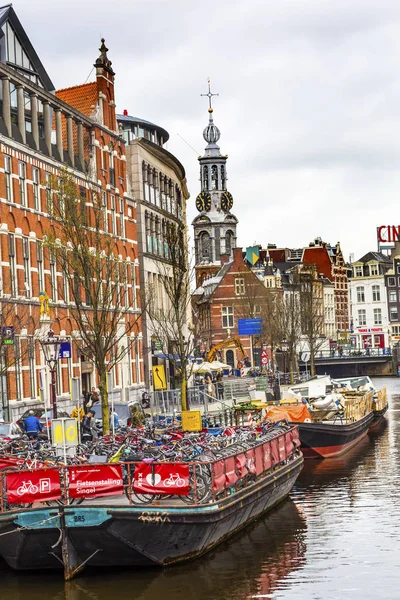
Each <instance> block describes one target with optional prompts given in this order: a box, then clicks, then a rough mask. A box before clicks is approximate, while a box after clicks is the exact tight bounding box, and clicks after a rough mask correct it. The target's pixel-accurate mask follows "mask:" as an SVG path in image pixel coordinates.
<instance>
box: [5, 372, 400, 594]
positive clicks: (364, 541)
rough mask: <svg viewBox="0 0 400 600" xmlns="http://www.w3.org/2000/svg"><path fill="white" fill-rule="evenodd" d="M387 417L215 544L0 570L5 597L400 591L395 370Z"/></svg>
mask: <svg viewBox="0 0 400 600" xmlns="http://www.w3.org/2000/svg"><path fill="white" fill-rule="evenodd" d="M374 382H375V383H376V385H377V386H378V387H382V386H383V385H386V386H387V388H388V392H389V402H390V410H389V412H388V413H387V426H384V427H383V428H382V430H381V431H380V432H378V433H376V434H375V435H374V436H373V437H368V438H366V439H365V440H364V441H363V442H361V443H360V444H359V445H358V446H357V447H356V448H354V449H353V450H351V451H350V452H349V453H348V454H347V455H345V456H344V457H343V458H338V459H329V460H325V461H322V460H321V461H319V460H318V461H317V460H316V461H307V462H306V464H305V468H304V470H303V472H302V474H301V475H300V478H299V480H298V481H297V483H296V486H295V488H294V489H293V490H292V494H291V498H290V499H289V500H287V501H286V502H285V503H284V504H283V505H281V506H280V507H279V508H277V509H276V510H274V511H273V512H272V513H270V514H269V515H268V516H266V517H264V518H263V519H261V520H259V521H258V522H256V523H254V524H253V525H252V526H250V527H248V528H247V529H246V530H245V531H244V532H242V533H240V534H238V535H237V536H236V537H234V538H232V540H231V541H229V542H227V543H225V544H224V545H222V546H220V547H219V548H218V549H216V550H215V551H213V552H212V553H210V554H208V555H206V556H205V557H204V558H202V559H199V560H197V561H195V562H193V563H190V564H186V565H182V566H178V567H174V568H170V569H165V570H158V569H150V570H137V571H130V572H129V571H126V570H114V571H110V570H108V571H105V570H102V569H98V570H92V571H90V573H89V572H88V573H86V574H85V575H84V576H81V577H79V578H78V579H76V580H75V581H72V582H69V583H64V582H63V581H62V579H61V573H59V574H56V575H54V574H53V573H43V572H42V573H33V574H25V573H19V574H16V573H13V572H11V571H9V570H6V569H2V570H1V571H0V598H1V599H3V598H4V599H7V600H8V599H9V600H110V599H113V598H118V599H123V600H249V599H253V598H270V599H273V600H278V599H279V600H289V599H290V600H292V599H293V600H350V599H351V600H358V599H360V600H361V599H362V600H369V599H371V600H372V599H373V600H386V599H390V600H397V599H399V598H400V462H399V456H398V454H399V445H400V379H395V378H391V379H376V380H374Z"/></svg>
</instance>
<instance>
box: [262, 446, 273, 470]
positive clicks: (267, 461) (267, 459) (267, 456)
mask: <svg viewBox="0 0 400 600" xmlns="http://www.w3.org/2000/svg"><path fill="white" fill-rule="evenodd" d="M262 449H263V453H264V469H265V470H267V469H270V468H271V467H272V456H271V442H265V444H263V445H262Z"/></svg>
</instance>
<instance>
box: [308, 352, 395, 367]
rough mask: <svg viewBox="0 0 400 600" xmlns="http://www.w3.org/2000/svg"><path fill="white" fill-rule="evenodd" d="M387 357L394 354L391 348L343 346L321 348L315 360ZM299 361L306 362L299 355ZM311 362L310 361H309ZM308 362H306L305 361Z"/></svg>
mask: <svg viewBox="0 0 400 600" xmlns="http://www.w3.org/2000/svg"><path fill="white" fill-rule="evenodd" d="M378 356H379V357H387V358H388V359H389V358H390V357H391V356H392V349H391V348H343V349H342V350H340V351H338V350H333V349H332V350H321V351H319V352H317V353H316V355H315V360H323V359H332V360H348V359H359V358H360V359H363V358H364V359H365V358H371V357H378ZM299 361H300V362H301V363H304V361H302V359H301V355H300V357H299ZM307 362H309V361H307ZM304 364H306V363H304Z"/></svg>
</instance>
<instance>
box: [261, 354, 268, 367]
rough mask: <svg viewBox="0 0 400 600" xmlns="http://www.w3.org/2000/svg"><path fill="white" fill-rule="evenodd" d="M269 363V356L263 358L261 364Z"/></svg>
mask: <svg viewBox="0 0 400 600" xmlns="http://www.w3.org/2000/svg"><path fill="white" fill-rule="evenodd" d="M268 363H269V360H268V356H261V364H262V365H267V364H268Z"/></svg>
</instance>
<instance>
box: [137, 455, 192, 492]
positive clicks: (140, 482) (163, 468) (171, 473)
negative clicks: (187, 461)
mask: <svg viewBox="0 0 400 600" xmlns="http://www.w3.org/2000/svg"><path fill="white" fill-rule="evenodd" d="M133 489H134V490H135V492H139V493H143V494H168V495H169V494H176V495H179V496H187V495H188V493H189V466H188V465H184V464H180V463H170V464H164V465H151V464H146V463H139V464H138V465H137V466H136V468H135V477H134V482H133Z"/></svg>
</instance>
